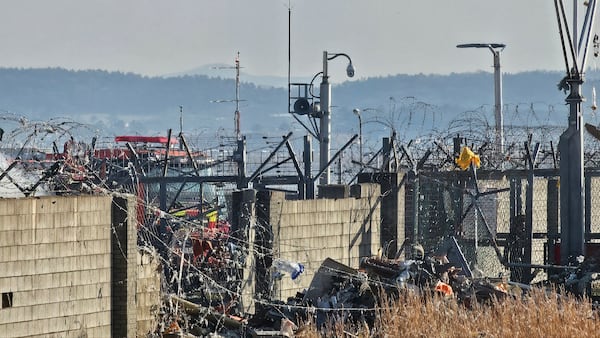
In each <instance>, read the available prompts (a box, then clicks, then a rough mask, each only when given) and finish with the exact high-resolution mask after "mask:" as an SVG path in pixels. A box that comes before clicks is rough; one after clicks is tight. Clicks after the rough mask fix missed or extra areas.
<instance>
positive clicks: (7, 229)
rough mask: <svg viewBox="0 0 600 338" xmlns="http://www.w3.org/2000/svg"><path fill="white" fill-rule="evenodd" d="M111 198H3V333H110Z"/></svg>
mask: <svg viewBox="0 0 600 338" xmlns="http://www.w3.org/2000/svg"><path fill="white" fill-rule="evenodd" d="M111 203H112V197H110V196H77V197H41V198H27V199H2V200H0V292H2V293H3V294H8V293H11V294H12V306H11V307H8V308H7V307H3V308H2V309H0V332H1V333H2V336H4V337H24V336H33V337H36V336H38V337H80V336H82V335H87V336H88V337H110V336H111V312H110V311H111V274H110V268H111V232H110V224H111V213H110V208H111ZM3 305H6V304H3Z"/></svg>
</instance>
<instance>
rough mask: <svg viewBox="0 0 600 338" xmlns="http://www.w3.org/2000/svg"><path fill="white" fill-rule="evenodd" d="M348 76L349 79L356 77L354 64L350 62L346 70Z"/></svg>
mask: <svg viewBox="0 0 600 338" xmlns="http://www.w3.org/2000/svg"><path fill="white" fill-rule="evenodd" d="M346 75H348V77H353V76H354V66H353V65H352V62H350V63H349V64H348V67H347V68H346Z"/></svg>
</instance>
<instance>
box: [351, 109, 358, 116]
mask: <svg viewBox="0 0 600 338" xmlns="http://www.w3.org/2000/svg"><path fill="white" fill-rule="evenodd" d="M352 112H353V113H354V114H356V115H359V116H360V109H358V108H354V109H352Z"/></svg>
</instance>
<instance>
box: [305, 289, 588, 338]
mask: <svg viewBox="0 0 600 338" xmlns="http://www.w3.org/2000/svg"><path fill="white" fill-rule="evenodd" d="M424 299H427V301H425V300H424ZM381 303H382V306H381V307H380V308H379V310H378V315H377V319H376V323H375V325H374V327H373V328H370V329H369V328H368V327H366V326H365V325H358V326H356V325H349V324H348V323H342V322H336V323H332V324H329V325H327V326H326V327H325V328H324V329H323V330H321V331H320V332H319V330H318V329H317V328H316V327H315V325H314V323H307V324H305V325H303V326H302V327H301V330H299V331H300V332H298V333H297V335H296V337H390V338H391V337H440V338H451V337H461V338H463V337H486V338H490V337H494V338H500V337H511V338H513V337H516V338H518V337H524V338H525V337H527V338H529V337H598V336H600V318H598V315H597V314H595V313H593V312H592V308H591V304H590V302H589V301H586V300H576V299H574V298H572V297H564V296H560V297H559V296H557V294H556V293H549V294H546V293H544V292H543V291H535V292H532V293H531V294H530V295H528V296H526V297H523V298H521V297H518V298H515V299H513V298H507V299H503V300H500V301H495V302H493V303H492V304H489V305H479V304H476V305H474V306H473V307H472V308H469V309H468V308H466V307H464V306H463V305H460V304H458V303H457V302H456V300H454V299H443V298H441V297H428V298H422V297H418V296H416V295H406V296H403V297H401V299H393V300H392V299H389V298H388V299H383V300H382V301H381Z"/></svg>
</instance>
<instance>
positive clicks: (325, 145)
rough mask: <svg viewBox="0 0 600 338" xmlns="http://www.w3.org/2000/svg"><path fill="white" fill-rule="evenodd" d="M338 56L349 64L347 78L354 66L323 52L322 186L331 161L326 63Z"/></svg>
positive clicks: (320, 162) (329, 177)
mask: <svg viewBox="0 0 600 338" xmlns="http://www.w3.org/2000/svg"><path fill="white" fill-rule="evenodd" d="M338 56H344V57H345V58H347V59H348V62H349V64H348V67H347V68H346V74H347V75H348V77H353V76H354V66H353V65H352V59H350V57H349V56H348V55H347V54H344V53H335V54H330V53H328V52H327V51H324V52H323V77H322V80H321V85H320V96H321V114H320V118H321V121H320V132H319V169H320V170H323V169H325V170H324V171H323V175H322V176H321V179H320V183H321V184H322V185H325V184H329V183H330V181H331V172H330V170H329V168H328V167H327V164H328V163H329V160H330V159H331V139H330V137H331V83H329V74H328V72H327V63H328V62H329V61H330V60H333V59H335V58H337V57H338Z"/></svg>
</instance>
